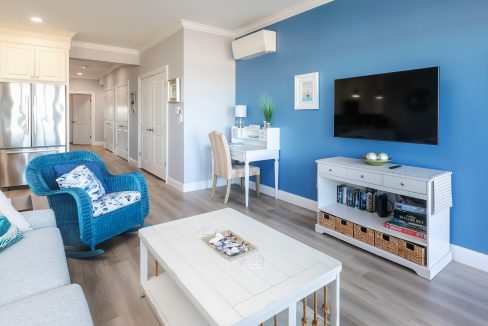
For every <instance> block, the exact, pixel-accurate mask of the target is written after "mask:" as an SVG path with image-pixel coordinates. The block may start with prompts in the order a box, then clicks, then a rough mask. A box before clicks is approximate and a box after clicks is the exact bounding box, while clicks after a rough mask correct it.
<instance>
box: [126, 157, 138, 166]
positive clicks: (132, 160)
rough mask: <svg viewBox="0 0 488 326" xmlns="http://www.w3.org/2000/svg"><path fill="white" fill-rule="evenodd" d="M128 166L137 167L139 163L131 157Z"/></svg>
mask: <svg viewBox="0 0 488 326" xmlns="http://www.w3.org/2000/svg"><path fill="white" fill-rule="evenodd" d="M128 162H129V164H130V165H132V166H134V167H136V168H137V167H138V166H139V162H137V160H134V159H133V158H132V157H129V160H128Z"/></svg>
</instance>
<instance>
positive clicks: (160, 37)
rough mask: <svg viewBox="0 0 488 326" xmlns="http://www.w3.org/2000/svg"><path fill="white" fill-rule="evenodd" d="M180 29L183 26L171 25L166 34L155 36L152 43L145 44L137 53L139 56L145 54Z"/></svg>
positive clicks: (179, 24)
mask: <svg viewBox="0 0 488 326" xmlns="http://www.w3.org/2000/svg"><path fill="white" fill-rule="evenodd" d="M182 28H183V25H182V24H181V23H178V24H175V25H173V26H172V27H171V28H170V29H168V30H167V31H166V32H164V33H163V34H160V35H158V36H156V37H155V38H154V39H153V40H152V41H150V42H148V43H146V44H145V45H144V46H142V47H141V48H139V51H138V52H139V54H142V53H144V52H146V51H147V50H149V49H151V48H153V47H155V46H156V45H158V44H159V43H161V42H162V41H164V40H165V39H167V38H169V37H170V36H172V35H173V34H176V33H177V32H178V31H179V30H181V29H182Z"/></svg>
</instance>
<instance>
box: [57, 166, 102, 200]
mask: <svg viewBox="0 0 488 326" xmlns="http://www.w3.org/2000/svg"><path fill="white" fill-rule="evenodd" d="M56 182H57V183H58V185H59V188H60V189H65V188H80V189H83V190H84V191H86V193H87V194H88V196H90V199H91V200H92V201H95V200H98V199H99V198H100V197H102V196H104V195H105V189H104V188H103V186H102V184H101V182H100V180H98V178H97V177H96V176H95V174H94V173H93V172H92V171H91V170H90V169H89V168H87V167H86V166H85V165H80V166H77V167H76V168H74V169H73V170H71V171H70V172H68V173H65V174H63V175H62V176H60V177H59V178H57V179H56Z"/></svg>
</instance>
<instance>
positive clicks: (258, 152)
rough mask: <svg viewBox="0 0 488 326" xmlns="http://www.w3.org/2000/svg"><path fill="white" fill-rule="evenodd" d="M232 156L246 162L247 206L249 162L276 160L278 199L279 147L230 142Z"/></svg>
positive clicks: (245, 186)
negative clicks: (272, 147)
mask: <svg viewBox="0 0 488 326" xmlns="http://www.w3.org/2000/svg"><path fill="white" fill-rule="evenodd" d="M229 149H230V157H231V159H233V160H236V161H240V162H244V173H245V177H244V188H245V196H246V207H248V206H249V163H250V162H256V161H264V160H274V179H275V198H276V199H278V171H279V159H280V150H279V149H266V148H263V147H260V146H253V145H245V144H230V145H229Z"/></svg>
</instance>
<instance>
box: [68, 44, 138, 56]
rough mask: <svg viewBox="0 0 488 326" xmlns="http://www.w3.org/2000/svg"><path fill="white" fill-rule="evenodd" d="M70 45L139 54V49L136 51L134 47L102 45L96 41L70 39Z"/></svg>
mask: <svg viewBox="0 0 488 326" xmlns="http://www.w3.org/2000/svg"><path fill="white" fill-rule="evenodd" d="M71 47H72V48H73V47H75V48H82V49H90V50H98V51H104V52H114V53H122V54H131V55H138V54H139V51H137V50H135V49H129V48H122V47H118V46H112V45H104V44H97V43H88V42H80V41H72V42H71Z"/></svg>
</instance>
